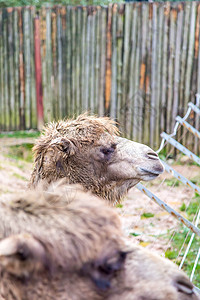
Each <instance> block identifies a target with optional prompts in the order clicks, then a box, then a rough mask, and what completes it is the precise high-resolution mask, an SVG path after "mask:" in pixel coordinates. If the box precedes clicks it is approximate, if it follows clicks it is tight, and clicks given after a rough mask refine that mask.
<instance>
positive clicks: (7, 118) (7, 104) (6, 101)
mask: <svg viewBox="0 0 200 300" xmlns="http://www.w3.org/2000/svg"><path fill="white" fill-rule="evenodd" d="M7 25H8V12H7V9H4V24H3V47H4V49H3V64H4V68H3V70H4V71H3V72H4V114H5V119H4V120H5V129H6V130H10V119H11V107H10V101H9V95H8V93H9V87H8V81H9V80H8V76H9V67H8V39H7V37H8V29H7Z"/></svg>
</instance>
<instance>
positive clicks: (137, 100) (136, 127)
mask: <svg viewBox="0 0 200 300" xmlns="http://www.w3.org/2000/svg"><path fill="white" fill-rule="evenodd" d="M140 24H141V3H137V38H136V53H135V72H134V78H135V93H134V124H133V136H134V140H136V141H138V140H139V136H140V134H141V129H142V128H140V117H141V116H140V111H141V107H142V105H143V99H142V98H141V96H140V69H141V26H140Z"/></svg>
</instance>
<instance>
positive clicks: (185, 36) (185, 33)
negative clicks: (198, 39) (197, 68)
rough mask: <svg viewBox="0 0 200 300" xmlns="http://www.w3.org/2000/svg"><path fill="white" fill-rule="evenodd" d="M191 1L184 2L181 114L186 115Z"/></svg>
mask: <svg viewBox="0 0 200 300" xmlns="http://www.w3.org/2000/svg"><path fill="white" fill-rule="evenodd" d="M190 11H191V3H189V2H185V3H184V28H183V37H182V38H183V41H182V51H181V66H180V68H181V70H180V72H181V75H180V85H179V97H180V98H179V99H180V102H179V114H180V115H181V116H184V111H185V108H184V105H185V104H184V97H185V71H186V61H187V47H188V33H189V22H190V21H189V20H190Z"/></svg>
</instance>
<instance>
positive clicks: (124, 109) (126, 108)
mask: <svg viewBox="0 0 200 300" xmlns="http://www.w3.org/2000/svg"><path fill="white" fill-rule="evenodd" d="M131 22H132V5H131V4H128V5H126V6H125V12H124V45H123V72H122V103H121V113H122V114H123V115H124V120H123V126H124V133H125V135H127V136H129V137H130V134H129V132H130V131H129V129H130V119H131V105H130V103H131V102H130V98H129V97H128V89H129V80H127V79H128V78H129V70H130V34H131V26H132V24H131Z"/></svg>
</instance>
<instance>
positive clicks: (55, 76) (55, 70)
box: [51, 8, 67, 120]
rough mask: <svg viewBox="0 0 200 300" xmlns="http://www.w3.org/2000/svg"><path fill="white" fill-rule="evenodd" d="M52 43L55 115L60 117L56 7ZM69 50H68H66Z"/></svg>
mask: <svg viewBox="0 0 200 300" xmlns="http://www.w3.org/2000/svg"><path fill="white" fill-rule="evenodd" d="M51 43H52V50H51V51H52V78H51V85H52V94H53V103H54V106H53V107H54V116H55V119H56V120H58V119H59V103H58V84H57V83H58V68H57V16H56V9H55V8H52V13H51ZM66 51H67V50H66Z"/></svg>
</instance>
